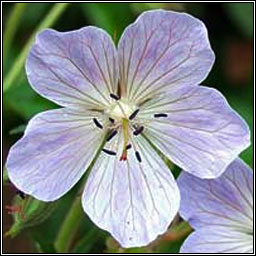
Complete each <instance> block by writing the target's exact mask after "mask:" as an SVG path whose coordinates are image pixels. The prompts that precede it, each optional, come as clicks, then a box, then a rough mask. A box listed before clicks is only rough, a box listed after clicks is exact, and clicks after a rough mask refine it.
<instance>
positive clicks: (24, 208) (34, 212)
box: [5, 195, 58, 238]
mask: <svg viewBox="0 0 256 256" xmlns="http://www.w3.org/2000/svg"><path fill="white" fill-rule="evenodd" d="M57 205H58V201H55V202H47V203H46V202H43V201H39V200H37V199H35V198H33V197H31V196H26V197H25V199H22V198H21V197H20V196H19V195H17V196H15V197H14V200H13V205H12V206H16V207H20V211H19V212H15V213H13V219H14V223H13V225H12V226H11V228H10V229H9V230H8V231H7V232H6V233H5V235H6V236H10V237H11V238H13V237H15V236H16V235H18V234H19V233H20V232H21V231H23V230H24V229H26V228H29V227H33V226H36V225H39V224H41V223H42V222H44V221H45V220H46V219H47V218H49V217H50V216H51V215H52V214H53V212H54V211H55V209H56V208H57Z"/></svg>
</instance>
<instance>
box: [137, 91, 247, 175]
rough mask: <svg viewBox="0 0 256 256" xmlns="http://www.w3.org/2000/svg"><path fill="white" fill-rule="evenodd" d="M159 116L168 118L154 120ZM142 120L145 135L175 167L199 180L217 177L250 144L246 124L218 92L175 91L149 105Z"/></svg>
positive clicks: (145, 107) (141, 113) (141, 116)
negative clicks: (157, 114) (156, 115)
mask: <svg viewBox="0 0 256 256" xmlns="http://www.w3.org/2000/svg"><path fill="white" fill-rule="evenodd" d="M156 113H166V114H168V117H165V118H155V117H154V114H156ZM139 118H140V119H141V120H144V121H145V127H147V129H145V134H146V135H147V137H148V138H150V140H151V141H152V142H153V143H154V144H155V145H156V146H157V147H158V148H159V149H160V150H161V151H163V153H164V154H165V155H166V156H167V157H169V158H170V159H171V160H172V161H173V162H174V163H175V164H177V165H179V166H180V167H182V168H183V169H184V170H185V171H188V172H190V173H191V174H194V175H196V176H198V177H200V178H215V177H217V176H219V175H221V174H222V173H223V172H224V170H225V169H226V167H227V166H228V165H229V164H230V163H231V162H232V161H233V160H234V159H235V158H236V157H237V156H238V155H239V154H240V153H241V152H242V151H243V150H244V149H245V148H247V147H248V146H249V145H250V132H249V128H248V126H247V125H246V123H245V122H244V121H243V120H242V119H241V117H239V115H238V114H236V113H235V112H234V111H233V110H232V109H231V108H230V106H229V105H228V103H227V102H226V100H225V98H224V97H223V96H222V95H221V94H220V93H219V92H218V91H216V90H215V89H211V88H207V87H203V86H191V87H183V88H180V89H177V90H174V89H173V90H172V91H171V93H170V94H166V95H165V96H164V97H162V98H155V99H154V101H153V102H148V103H147V105H146V104H145V106H144V107H143V109H142V110H141V112H140V115H139Z"/></svg>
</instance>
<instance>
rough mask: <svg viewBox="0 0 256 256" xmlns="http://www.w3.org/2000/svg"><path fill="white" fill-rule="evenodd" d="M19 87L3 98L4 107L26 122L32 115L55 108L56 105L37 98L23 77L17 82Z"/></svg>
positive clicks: (12, 89) (39, 97)
mask: <svg viewBox="0 0 256 256" xmlns="http://www.w3.org/2000/svg"><path fill="white" fill-rule="evenodd" d="M17 83H18V84H19V85H17V86H16V87H14V88H11V89H10V90H9V91H8V92H7V93H6V94H5V96H4V105H7V106H8V107H10V108H12V109H13V110H14V111H15V112H16V113H18V114H19V115H20V116H21V117H23V118H25V119H26V120H28V119H30V118H31V117H32V116H33V115H35V114H37V113H39V112H42V111H45V110H48V109H52V108H55V107H56V105H55V104H54V103H52V102H50V101H48V100H46V99H44V98H42V97H41V96H39V95H38V94H37V93H36V92H35V91H34V90H33V89H32V88H31V87H30V85H29V84H28V83H27V82H26V80H25V78H24V76H23V77H22V78H21V79H20V80H19V81H17Z"/></svg>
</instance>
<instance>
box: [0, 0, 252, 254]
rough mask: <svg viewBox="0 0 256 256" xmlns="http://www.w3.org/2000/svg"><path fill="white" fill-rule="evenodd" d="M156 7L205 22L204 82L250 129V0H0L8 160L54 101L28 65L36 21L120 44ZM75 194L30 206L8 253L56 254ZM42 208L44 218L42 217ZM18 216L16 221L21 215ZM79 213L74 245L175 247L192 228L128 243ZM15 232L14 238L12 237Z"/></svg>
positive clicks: (247, 155) (9, 200)
mask: <svg viewBox="0 0 256 256" xmlns="http://www.w3.org/2000/svg"><path fill="white" fill-rule="evenodd" d="M60 5H61V6H60ZM158 8H162V9H166V10H175V11H178V12H187V13H190V14H192V15H194V16H196V17H198V18H200V19H201V20H202V21H203V22H204V23H205V24H206V26H207V28H208V33H209V37H210V42H211V45H212V47H213V49H214V52H215V54H216V62H215V65H214V67H213V70H212V72H211V73H210V75H209V77H208V78H207V79H206V81H204V85H207V86H211V87H215V88H217V89H218V90H220V91H221V92H222V93H223V94H224V95H225V97H226V98H227V100H228V102H229V103H230V105H231V106H232V107H233V108H234V109H235V110H236V111H237V112H238V113H239V114H240V115H241V116H242V117H243V118H244V119H245V120H246V122H247V123H248V125H249V126H250V129H251V132H252V131H253V95H254V94H253V93H254V85H253V3H71V4H59V6H56V5H55V4H52V3H20V4H12V3H3V22H4V23H3V24H4V38H3V40H4V41H3V44H4V49H3V54H4V56H3V57H4V59H3V71H4V96H3V152H2V154H3V163H4V162H5V159H6V155H7V153H8V150H9V148H10V146H11V145H12V144H13V143H14V142H15V141H17V140H18V139H19V138H20V137H21V136H22V133H23V131H24V129H25V126H26V124H27V122H28V120H29V119H30V118H31V117H32V116H33V115H35V114H36V113H38V112H41V111H44V110H48V109H51V108H56V107H57V106H55V105H54V104H53V103H51V102H49V101H47V100H46V99H43V98H42V97H40V96H39V95H37V94H36V93H35V92H34V91H33V90H32V89H31V87H30V86H29V84H28V81H27V79H26V75H25V71H24V60H25V57H26V54H27V50H28V49H29V44H30V43H31V40H33V39H34V36H33V35H34V33H35V32H36V31H37V30H38V28H39V30H40V29H41V28H44V27H52V28H54V29H57V30H59V31H69V30H73V29H79V28H81V27H83V26H87V25H95V26H99V27H101V28H104V29H105V30H107V31H108V32H109V34H110V35H111V36H112V37H113V38H114V41H115V42H116V43H117V42H118V39H119V37H120V35H121V34H122V32H123V30H124V28H125V27H126V26H127V25H128V24H130V23H131V22H133V21H134V20H135V19H136V17H137V16H138V15H139V14H140V13H141V12H143V11H145V10H149V9H158ZM5 87H6V88H5ZM252 141H253V139H252ZM241 157H242V158H243V159H244V160H245V161H246V162H247V164H249V165H250V166H252V165H253V147H252V146H251V147H249V148H248V149H247V150H245V151H244V152H243V153H242V154H241ZM176 168H177V167H176ZM6 180H7V178H6V175H5V174H4V191H3V192H4V194H3V195H4V198H3V199H4V200H3V210H4V213H3V224H4V230H3V233H4V234H5V233H6V232H7V231H8V230H9V229H10V227H11V226H12V224H13V217H12V216H11V215H8V213H7V210H6V209H5V207H6V205H11V204H13V200H16V201H19V200H21V199H19V198H17V196H16V195H15V189H14V188H13V187H12V185H11V184H10V183H8V181H6ZM5 181H6V182H5ZM75 193H76V187H75V188H74V189H72V190H71V191H70V192H69V193H68V194H67V195H66V196H64V197H63V198H62V199H61V200H59V201H58V202H57V204H53V205H52V206H51V205H50V206H45V205H40V208H38V209H39V210H37V211H35V212H33V214H34V215H33V216H32V217H33V218H32V219H33V221H31V222H30V224H28V223H27V221H23V222H21V221H20V222H19V223H18V224H17V223H16V229H15V232H13V233H12V235H10V234H9V236H5V238H4V241H3V249H4V252H5V253H29V252H49V253H54V252H55V248H54V240H55V239H56V236H57V235H58V230H59V229H60V228H61V226H62V223H63V221H64V219H65V217H66V214H67V212H68V209H69V207H70V205H71V203H72V199H73V198H74V195H75ZM14 203H15V202H14ZM33 203H34V202H32V203H31V204H33ZM38 212H39V213H38ZM46 212H47V213H48V214H45V213H46ZM36 214H37V215H36ZM40 215H41V217H40ZM44 215H47V218H46V217H42V216H44ZM48 215H49V216H48ZM14 218H15V219H16V222H17V216H16V217H15V216H14ZM80 218H81V219H80V223H79V225H78V226H77V227H76V230H75V233H74V234H71V235H72V236H73V239H72V244H71V247H70V248H72V249H70V251H72V252H83V253H104V252H105V253H110V252H138V253H140V252H141V253H143V252H162V253H167V252H168V253H175V252H178V251H179V247H180V245H181V243H182V241H183V240H184V239H185V237H186V236H187V235H188V233H189V228H188V227H187V226H185V227H180V226H178V225H177V227H176V228H175V227H174V228H173V229H170V230H169V231H168V232H167V233H166V234H165V235H163V236H161V237H160V238H159V239H157V240H156V241H155V242H153V243H152V244H151V245H149V246H148V247H145V248H134V249H129V250H124V249H122V248H120V247H119V246H118V244H117V243H116V242H115V241H114V240H113V239H112V238H111V237H110V236H109V235H108V233H106V232H103V231H101V230H100V229H99V228H97V227H96V226H94V224H93V223H91V222H90V220H89V219H88V217H87V216H86V215H85V214H82V215H81V216H80ZM31 223H32V224H31ZM11 236H13V237H14V238H12V239H11V238H10V237H11Z"/></svg>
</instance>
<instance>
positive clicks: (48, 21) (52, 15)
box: [3, 3, 69, 93]
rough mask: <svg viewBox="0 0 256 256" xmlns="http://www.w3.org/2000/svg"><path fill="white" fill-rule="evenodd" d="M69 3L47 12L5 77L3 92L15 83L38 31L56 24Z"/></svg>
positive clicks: (58, 5)
mask: <svg viewBox="0 0 256 256" xmlns="http://www.w3.org/2000/svg"><path fill="white" fill-rule="evenodd" d="M68 4H69V3H57V4H55V5H54V6H53V7H52V9H51V10H50V12H49V13H48V14H47V16H46V17H45V18H44V19H43V21H42V22H41V23H40V24H39V25H38V27H37V28H36V29H35V31H34V32H33V33H32V35H31V37H30V38H29V40H28V41H27V43H26V45H25V46H24V48H23V50H22V51H21V53H20V54H19V56H18V57H17V58H16V60H15V62H14V65H13V66H12V68H11V70H10V71H9V72H8V73H7V75H6V78H5V79H4V83H3V93H5V92H6V91H7V90H8V89H9V88H10V87H11V85H13V84H14V81H15V79H16V78H17V77H18V75H19V73H20V71H21V70H22V67H23V65H24V62H25V59H26V57H27V54H28V51H29V49H30V46H31V44H32V43H33V41H34V38H35V35H36V33H37V32H38V31H39V30H42V29H44V28H47V27H51V26H52V25H53V24H54V22H55V21H56V20H57V19H58V18H59V17H60V15H61V14H62V13H63V12H64V10H65V9H66V8H67V6H68Z"/></svg>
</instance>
